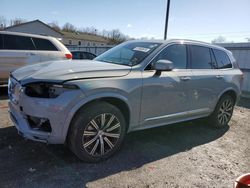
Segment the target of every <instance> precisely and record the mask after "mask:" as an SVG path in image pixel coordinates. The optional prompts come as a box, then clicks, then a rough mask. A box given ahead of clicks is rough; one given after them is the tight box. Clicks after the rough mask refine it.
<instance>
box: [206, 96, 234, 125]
mask: <svg viewBox="0 0 250 188" xmlns="http://www.w3.org/2000/svg"><path fill="white" fill-rule="evenodd" d="M227 104H228V106H227ZM234 105H235V100H234V99H233V98H232V97H231V96H230V95H223V96H222V97H221V98H220V100H219V102H218V103H217V105H216V107H215V110H214V112H213V113H212V114H211V115H210V117H209V118H208V121H209V124H211V125H212V126H213V127H215V128H223V127H225V126H227V125H228V122H229V121H230V120H231V117H232V115H233V110H234ZM223 108H224V109H223Z"/></svg>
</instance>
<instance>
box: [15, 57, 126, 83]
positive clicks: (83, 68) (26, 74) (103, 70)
mask: <svg viewBox="0 0 250 188" xmlns="http://www.w3.org/2000/svg"><path fill="white" fill-rule="evenodd" d="M130 70H131V67H129V66H125V65H117V64H111V63H105V62H100V61H94V60H64V61H50V62H44V63H39V64H35V65H30V66H25V67H22V68H20V69H17V70H16V71H14V72H13V73H12V76H13V77H14V78H15V79H16V80H18V81H20V82H21V83H22V84H26V83H29V82H39V81H50V82H63V81H67V80H76V79H87V78H107V77H121V76H125V75H127V74H128V73H129V72H130Z"/></svg>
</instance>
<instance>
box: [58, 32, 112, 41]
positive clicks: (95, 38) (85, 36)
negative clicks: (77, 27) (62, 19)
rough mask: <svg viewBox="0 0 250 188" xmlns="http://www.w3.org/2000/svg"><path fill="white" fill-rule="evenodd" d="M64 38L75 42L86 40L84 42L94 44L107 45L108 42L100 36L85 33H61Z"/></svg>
mask: <svg viewBox="0 0 250 188" xmlns="http://www.w3.org/2000/svg"><path fill="white" fill-rule="evenodd" d="M61 33H62V34H63V37H64V38H69V39H75V40H86V41H95V42H103V43H108V42H109V41H108V40H107V39H105V38H104V37H102V36H98V35H90V34H86V33H78V32H72V33H71V32H65V31H62V32H61Z"/></svg>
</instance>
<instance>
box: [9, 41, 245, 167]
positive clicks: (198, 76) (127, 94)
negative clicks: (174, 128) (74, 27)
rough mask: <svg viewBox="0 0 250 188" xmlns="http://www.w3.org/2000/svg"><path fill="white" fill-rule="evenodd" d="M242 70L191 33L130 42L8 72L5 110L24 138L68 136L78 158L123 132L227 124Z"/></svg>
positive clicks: (107, 151)
mask: <svg viewBox="0 0 250 188" xmlns="http://www.w3.org/2000/svg"><path fill="white" fill-rule="evenodd" d="M241 80H242V72H241V71H240V70H239V69H238V67H237V64H236V62H235V59H234V57H233V55H232V53H231V52H229V51H228V50H226V49H224V48H222V47H218V46H214V45H211V44H207V43H202V42H195V41H189V40H169V41H140V40H139V41H129V42H125V43H123V44H120V45H118V46H117V47H114V48H112V49H110V50H109V51H107V52H105V53H104V54H102V55H100V56H98V57H97V58H95V59H94V60H92V61H87V60H85V61H82V62H81V61H79V63H71V62H70V61H57V62H53V61H51V62H48V63H45V64H37V65H34V66H27V67H24V68H21V69H19V70H16V71H15V72H13V73H12V74H11V77H10V81H9V97H10V102H9V108H10V117H11V119H12V121H13V123H14V124H15V126H16V128H17V129H18V132H19V133H20V134H21V135H22V136H23V137H25V138H28V139H31V140H35V141H41V142H45V143H52V144H63V143H68V145H69V147H70V148H71V150H72V151H73V152H74V153H75V154H76V155H77V156H78V157H79V158H80V159H82V160H85V161H90V162H97V161H100V160H103V159H106V158H108V157H110V156H111V155H112V154H114V153H115V152H116V151H117V150H118V149H119V148H120V147H121V144H122V142H123V141H124V138H125V135H126V133H128V132H131V131H135V130H140V129H146V128H152V127H157V126H163V125H168V124H172V123H177V122H183V121H187V120H193V119H197V118H207V119H208V120H209V123H210V124H211V125H213V126H215V127H224V126H227V124H228V122H229V121H230V118H231V116H232V114H233V109H234V105H235V103H236V101H237V99H238V97H239V96H240V93H241Z"/></svg>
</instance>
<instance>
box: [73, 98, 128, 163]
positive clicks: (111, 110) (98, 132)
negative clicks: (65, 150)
mask: <svg viewBox="0 0 250 188" xmlns="http://www.w3.org/2000/svg"><path fill="white" fill-rule="evenodd" d="M125 134H126V121H125V119H124V116H123V114H122V113H121V111H120V110H119V109H118V108H117V107H115V106H113V105H111V104H109V103H105V102H99V103H96V104H93V105H91V106H89V107H87V108H86V109H83V110H81V111H80V112H79V113H78V114H77V115H76V118H75V120H74V121H73V124H72V126H71V130H70V135H69V144H70V148H71V150H72V151H73V152H74V153H75V154H76V156H77V157H78V158H80V159H81V160H84V161H87V162H98V161H101V160H104V159H106V158H108V157H110V156H111V155H113V154H114V153H115V152H116V151H117V150H119V148H120V146H121V144H122V142H123V140H124V137H125Z"/></svg>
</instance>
